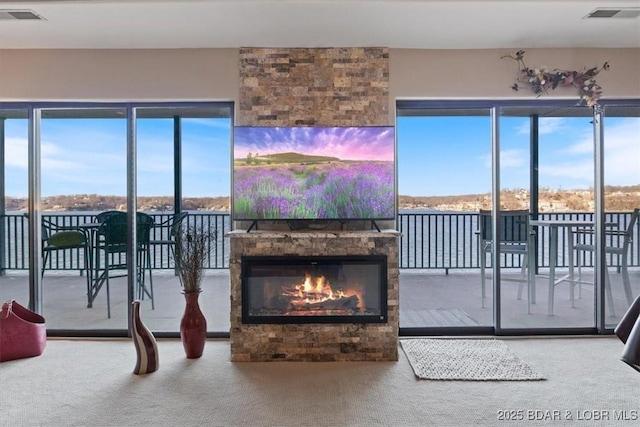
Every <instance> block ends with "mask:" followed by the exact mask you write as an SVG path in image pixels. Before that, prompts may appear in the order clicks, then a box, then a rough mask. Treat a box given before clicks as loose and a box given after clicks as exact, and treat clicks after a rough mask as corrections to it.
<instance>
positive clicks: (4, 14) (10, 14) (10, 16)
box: [0, 9, 45, 21]
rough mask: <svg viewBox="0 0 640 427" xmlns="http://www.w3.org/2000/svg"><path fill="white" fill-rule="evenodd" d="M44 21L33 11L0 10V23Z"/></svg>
mask: <svg viewBox="0 0 640 427" xmlns="http://www.w3.org/2000/svg"><path fill="white" fill-rule="evenodd" d="M34 20H35V21H44V20H45V19H44V18H43V17H42V16H40V15H38V14H37V13H35V12H34V11H33V10H28V9H22V10H12V9H0V21H34Z"/></svg>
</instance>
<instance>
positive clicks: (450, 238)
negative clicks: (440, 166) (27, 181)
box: [0, 211, 640, 272]
mask: <svg viewBox="0 0 640 427" xmlns="http://www.w3.org/2000/svg"><path fill="white" fill-rule="evenodd" d="M169 216H170V214H154V215H153V217H154V220H155V221H156V222H157V223H160V222H162V221H164V220H166V219H168V218H169ZM43 217H44V218H46V219H48V220H50V221H52V222H54V223H55V224H58V225H64V226H76V225H78V224H82V223H85V222H90V221H92V220H93V216H92V215H91V214H73V213H71V214H68V213H64V214H46V215H43ZM538 218H539V219H579V220H592V219H593V215H592V214H590V213H572V212H566V213H546V214H539V215H538ZM630 218H631V213H622V212H617V213H607V214H606V216H605V222H608V223H609V222H610V223H617V224H619V228H620V229H625V228H626V226H627V224H628V222H629V220H630ZM188 220H189V221H190V222H192V223H193V224H194V225H198V226H202V227H205V228H208V229H210V230H212V231H214V232H215V234H216V236H217V238H216V240H215V242H213V243H212V244H213V247H212V248H211V253H210V258H209V262H208V264H207V268H209V269H226V268H229V238H228V237H227V236H226V234H227V233H228V232H229V231H230V230H231V220H230V216H229V214H213V213H193V214H190V215H189V216H188ZM477 224H478V214H477V213H476V212H468V213H460V212H448V213H443V212H428V213H415V212H410V211H405V212H403V213H400V214H398V218H397V227H398V231H400V232H401V233H402V236H401V237H400V243H399V253H400V260H399V262H400V268H403V269H443V270H445V271H448V270H450V269H474V268H480V256H479V250H478V237H477V233H476V231H477V230H478V225H477ZM165 231H166V230H165ZM160 232H162V230H161V229H153V230H152V236H151V239H152V240H154V239H161V238H163V237H166V236H160V235H156V233H160ZM564 233H566V230H564V229H562V228H561V229H560V230H559V236H558V241H559V244H560V246H559V248H558V264H557V265H558V266H560V267H567V266H568V247H567V244H566V236H565V235H564ZM28 236H29V230H28V224H27V218H26V217H25V216H24V215H23V214H9V215H5V216H4V218H3V221H2V223H0V242H2V244H3V245H4V246H3V248H0V272H4V271H6V270H28V269H29V257H28V241H29V240H28ZM633 236H634V238H633V242H632V245H631V249H630V254H629V265H630V266H636V267H637V266H640V226H638V224H636V227H635V229H634V230H633ZM536 239H537V251H536V253H537V255H536V257H537V266H538V267H542V268H544V267H548V266H549V256H548V248H549V235H548V228H547V227H544V228H541V229H539V230H538V233H537V235H536ZM607 239H621V237H620V236H607ZM621 243H622V242H621V241H611V240H607V242H606V243H605V244H606V245H621ZM152 253H153V254H154V257H153V258H152V268H154V269H172V268H174V266H173V260H172V259H171V254H170V253H169V248H168V247H167V246H166V245H165V246H157V247H152ZM608 256H610V255H608ZM593 259H594V258H593V254H586V255H584V258H583V259H581V262H580V263H581V265H584V266H593ZM487 262H489V260H487ZM520 262H521V260H520V257H518V256H515V255H510V254H503V255H502V262H501V264H502V267H506V268H511V267H513V268H519V267H520V266H521V265H520ZM607 262H608V264H609V265H619V262H620V260H619V259H617V257H616V256H614V258H613V259H607ZM82 265H83V260H82V254H81V251H70V252H67V253H59V254H55V253H54V254H52V256H51V257H50V259H49V260H48V262H47V265H46V266H45V267H46V268H47V269H49V270H81V268H82V267H81V266H82Z"/></svg>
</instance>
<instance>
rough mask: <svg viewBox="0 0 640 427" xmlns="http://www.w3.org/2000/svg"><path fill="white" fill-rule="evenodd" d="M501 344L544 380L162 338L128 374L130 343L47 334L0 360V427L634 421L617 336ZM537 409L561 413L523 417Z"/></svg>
mask: <svg viewBox="0 0 640 427" xmlns="http://www.w3.org/2000/svg"><path fill="white" fill-rule="evenodd" d="M501 340H503V341H505V342H506V343H507V344H508V346H509V347H510V348H511V349H512V350H513V351H514V352H515V353H516V354H518V355H519V356H520V357H521V358H522V359H523V360H526V361H527V362H528V363H530V364H531V365H532V366H535V367H538V368H540V370H542V371H543V372H544V374H545V375H546V377H547V381H529V382H526V383H525V382H521V381H424V380H420V379H418V378H416V377H415V375H414V373H413V371H412V370H411V366H410V365H409V362H408V361H407V359H406V357H405V355H404V354H403V353H402V351H401V352H400V359H399V360H398V361H397V362H264V363H232V362H230V361H229V355H230V348H229V341H228V340H209V341H207V345H206V347H205V351H204V355H203V356H202V358H201V359H195V360H187V359H186V358H185V356H184V350H183V349H182V344H181V343H180V342H179V341H178V340H170V339H162V340H159V342H158V349H159V352H160V368H159V369H158V371H156V372H154V373H151V374H148V375H146V376H136V375H134V374H133V373H132V371H133V368H134V365H135V349H134V346H133V343H132V342H131V341H130V340H124V339H123V340H96V339H93V340H89V339H86V340H62V339H52V340H49V342H47V348H46V349H45V351H44V354H43V355H42V356H40V357H36V358H32V359H23V360H16V361H11V362H5V363H1V364H0V426H2V427H4V426H7V427H9V426H11V427H31V426H44V427H67V426H86V427H91V426H100V427H104V426H126V427H128V426H131V427H164V426H171V427H191V426H194V427H195V426H207V427H208V426H225V427H233V426H242V427H262V426H265V427H270V426H285V427H288V426H292V427H294V426H295V427H298V426H327V427H336V426H349V427H350V426H363V427H364V426H366V427H372V426H393V427H413V426H416V427H418V426H419V427H424V426H439V427H442V426H492V427H495V426H510V425H513V426H525V425H526V426H540V425H552V426H570V427H576V426H587V425H588V426H592V425H594V422H593V421H591V422H587V421H582V422H581V421H578V420H577V419H576V418H577V417H578V416H582V417H584V415H587V416H588V415H589V412H582V413H580V414H579V413H578V412H577V411H578V410H581V411H595V410H607V411H611V412H610V419H611V421H607V422H600V423H595V425H613V426H616V427H618V426H637V425H638V420H637V419H636V420H635V421H633V420H630V421H613V418H614V417H615V416H620V414H621V412H620V411H627V412H626V414H627V415H628V416H629V418H631V417H632V416H633V412H631V411H636V414H637V411H638V410H639V409H640V395H639V394H638V386H639V384H640V374H639V373H637V372H636V371H634V370H633V369H631V368H630V367H629V366H627V365H626V364H624V363H622V362H620V360H619V359H620V354H621V352H622V348H623V345H622V343H621V342H620V341H619V340H618V339H617V338H614V337H591V338H568V337H563V338H531V339H526V338H525V339H522V338H518V339H515V338H513V339H512V338H506V337H505V338H501ZM545 410H549V411H561V416H562V418H561V419H560V420H555V421H548V422H546V421H535V420H530V417H531V418H535V416H536V412H529V411H545ZM505 411H513V412H512V414H513V415H514V416H515V417H520V416H522V418H524V419H523V420H521V421H513V422H509V421H505V420H504V418H505ZM613 411H618V413H617V415H616V414H614V412H613ZM567 413H568V414H569V415H570V416H572V419H571V420H569V419H567V418H566V415H567ZM506 416H509V414H507V415H506Z"/></svg>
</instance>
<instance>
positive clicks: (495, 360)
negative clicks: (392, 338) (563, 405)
mask: <svg viewBox="0 0 640 427" xmlns="http://www.w3.org/2000/svg"><path fill="white" fill-rule="evenodd" d="M400 343H401V345H402V349H403V350H404V352H405V354H406V355H407V358H408V359H409V363H410V364H411V367H412V368H413V372H414V373H415V374H416V376H417V377H418V378H421V379H426V380H457V381H531V380H544V379H546V378H544V377H543V376H542V375H541V374H540V373H538V372H537V371H536V370H535V369H533V368H532V367H531V366H529V365H528V364H526V363H524V362H523V361H522V360H520V358H519V357H518V356H517V355H516V354H515V353H513V351H511V349H510V348H509V347H507V345H506V344H505V343H504V342H502V341H499V340H485V339H477V340H473V339H422V338H421V339H402V340H400Z"/></svg>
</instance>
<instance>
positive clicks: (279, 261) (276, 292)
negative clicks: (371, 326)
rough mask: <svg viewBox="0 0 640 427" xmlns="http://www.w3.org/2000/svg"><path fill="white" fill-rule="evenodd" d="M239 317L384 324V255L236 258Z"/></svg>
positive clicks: (263, 320) (254, 320) (259, 320)
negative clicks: (238, 263)
mask: <svg viewBox="0 0 640 427" xmlns="http://www.w3.org/2000/svg"><path fill="white" fill-rule="evenodd" d="M241 270H242V273H241V274H242V322H243V323H245V324H261V323H385V322H386V321H387V257H386V256H377V255H376V256H345V257H315V256H314V257H270V256H260V257H252V256H245V257H242V269H241Z"/></svg>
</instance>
